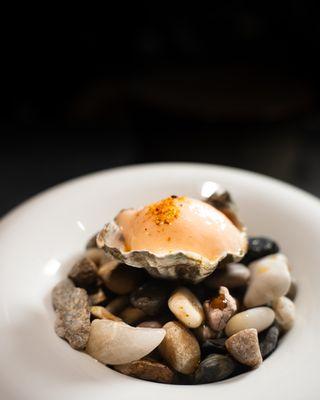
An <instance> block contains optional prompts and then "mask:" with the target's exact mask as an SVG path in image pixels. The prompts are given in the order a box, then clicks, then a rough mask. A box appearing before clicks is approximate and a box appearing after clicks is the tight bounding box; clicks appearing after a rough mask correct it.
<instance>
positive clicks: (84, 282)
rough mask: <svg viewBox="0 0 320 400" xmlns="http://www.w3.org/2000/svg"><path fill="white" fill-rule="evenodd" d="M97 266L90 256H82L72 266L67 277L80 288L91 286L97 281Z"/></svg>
mask: <svg viewBox="0 0 320 400" xmlns="http://www.w3.org/2000/svg"><path fill="white" fill-rule="evenodd" d="M97 271H98V269H97V266H96V264H95V263H94V262H93V261H92V260H91V259H90V258H87V257H85V258H83V259H82V260H80V261H79V262H77V263H76V264H74V266H73V267H72V269H71V271H70V272H69V275H68V277H69V278H70V279H71V280H72V281H73V283H74V284H75V285H76V286H78V287H82V288H87V287H89V286H93V285H95V284H96V283H97V279H98V275H97Z"/></svg>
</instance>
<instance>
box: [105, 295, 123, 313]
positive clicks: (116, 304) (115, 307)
mask: <svg viewBox="0 0 320 400" xmlns="http://www.w3.org/2000/svg"><path fill="white" fill-rule="evenodd" d="M128 305H129V297H128V296H118V297H116V298H114V299H113V300H111V301H110V303H108V304H107V305H106V307H105V308H106V309H107V310H108V311H110V312H111V313H112V314H119V313H120V312H121V311H122V310H124V309H125V308H126V307H127V306H128Z"/></svg>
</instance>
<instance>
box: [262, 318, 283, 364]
mask: <svg viewBox="0 0 320 400" xmlns="http://www.w3.org/2000/svg"><path fill="white" fill-rule="evenodd" d="M279 333H280V332H279V328H278V327H277V326H276V325H273V326H271V327H270V328H269V329H268V330H267V331H266V332H265V333H264V334H263V335H262V337H261V339H260V352H261V355H262V358H266V357H268V356H269V355H270V354H271V353H272V352H273V351H274V350H275V348H276V347H277V344H278V339H279Z"/></svg>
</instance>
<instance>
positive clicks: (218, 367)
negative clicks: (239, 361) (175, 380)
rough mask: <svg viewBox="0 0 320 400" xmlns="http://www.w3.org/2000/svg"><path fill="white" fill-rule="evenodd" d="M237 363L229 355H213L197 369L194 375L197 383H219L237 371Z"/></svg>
mask: <svg viewBox="0 0 320 400" xmlns="http://www.w3.org/2000/svg"><path fill="white" fill-rule="evenodd" d="M235 368H236V363H235V361H234V360H233V359H232V358H231V357H230V356H228V355H222V354H211V355H209V356H208V357H206V358H205V359H204V360H203V361H202V362H201V363H200V365H199V367H198V368H197V370H196V372H195V375H194V382H195V383H198V384H199V383H211V382H218V381H221V380H223V379H226V378H228V377H229V376H230V375H231V374H232V373H233V372H234V370H235Z"/></svg>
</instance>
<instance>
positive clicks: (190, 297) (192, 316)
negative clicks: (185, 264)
mask: <svg viewBox="0 0 320 400" xmlns="http://www.w3.org/2000/svg"><path fill="white" fill-rule="evenodd" d="M168 306H169V309H170V311H171V312H172V313H173V314H174V315H175V316H176V317H177V318H178V319H179V320H180V321H181V322H182V323H183V324H184V325H185V326H187V327H188V328H197V327H199V326H200V325H201V324H202V323H203V321H204V312H203V308H202V305H201V303H200V301H199V300H198V299H197V298H196V296H195V295H194V294H193V293H192V292H191V290H189V289H187V288H186V287H180V288H178V289H177V290H176V291H175V292H174V293H173V294H172V295H171V297H170V298H169V300H168Z"/></svg>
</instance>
